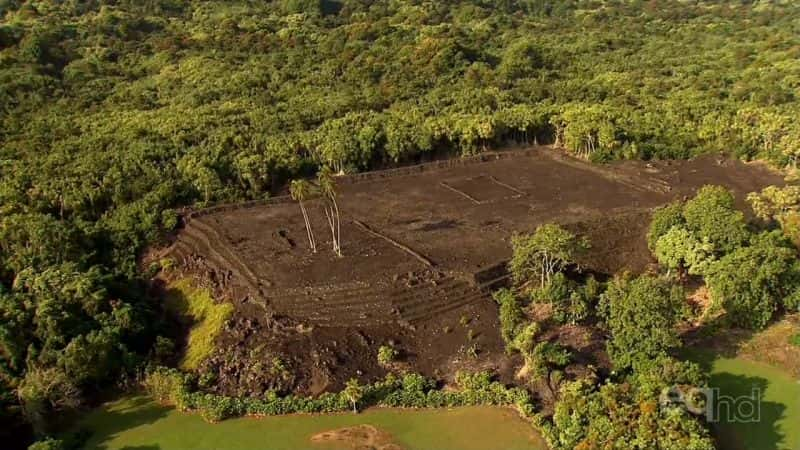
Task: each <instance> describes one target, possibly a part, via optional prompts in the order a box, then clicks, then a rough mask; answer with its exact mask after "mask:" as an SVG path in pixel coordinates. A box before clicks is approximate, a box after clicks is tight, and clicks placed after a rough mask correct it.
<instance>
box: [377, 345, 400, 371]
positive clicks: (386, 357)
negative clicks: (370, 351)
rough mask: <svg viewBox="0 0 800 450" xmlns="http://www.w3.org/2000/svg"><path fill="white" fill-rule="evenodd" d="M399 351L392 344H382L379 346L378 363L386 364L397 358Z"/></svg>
mask: <svg viewBox="0 0 800 450" xmlns="http://www.w3.org/2000/svg"><path fill="white" fill-rule="evenodd" d="M398 355H399V352H398V351H397V350H396V349H395V348H394V347H392V346H391V345H381V346H380V348H378V364H380V365H382V366H386V365H389V364H391V363H392V362H394V360H395V359H397V356H398Z"/></svg>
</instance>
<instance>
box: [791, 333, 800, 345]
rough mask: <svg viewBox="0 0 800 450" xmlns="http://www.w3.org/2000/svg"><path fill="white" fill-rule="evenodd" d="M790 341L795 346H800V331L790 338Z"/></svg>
mask: <svg viewBox="0 0 800 450" xmlns="http://www.w3.org/2000/svg"><path fill="white" fill-rule="evenodd" d="M789 343H790V344H792V345H794V346H795V347H800V333H797V334H795V335H794V336H791V337H790V338H789Z"/></svg>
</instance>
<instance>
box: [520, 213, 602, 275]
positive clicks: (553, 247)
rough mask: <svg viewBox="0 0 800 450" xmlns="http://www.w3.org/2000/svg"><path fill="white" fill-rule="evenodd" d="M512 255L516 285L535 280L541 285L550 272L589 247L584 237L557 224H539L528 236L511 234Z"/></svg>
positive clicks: (552, 273)
mask: <svg viewBox="0 0 800 450" xmlns="http://www.w3.org/2000/svg"><path fill="white" fill-rule="evenodd" d="M511 246H512V250H513V253H512V256H511V261H510V262H509V269H510V270H511V275H512V276H513V278H514V282H515V283H517V284H524V283H528V282H530V281H532V280H533V279H536V280H538V281H539V286H540V287H544V285H545V283H547V282H549V281H550V280H551V278H552V277H553V275H554V274H555V273H556V272H558V271H560V270H562V269H564V268H565V267H566V266H567V265H569V264H573V263H575V258H576V257H577V256H578V255H580V254H581V252H583V251H584V250H586V249H587V248H588V247H589V244H588V242H587V241H586V239H579V238H578V237H577V236H575V235H574V234H572V233H570V232H569V231H567V230H565V229H563V228H561V227H560V226H559V225H556V224H546V225H541V226H539V227H537V228H536V231H535V232H534V233H533V234H530V235H519V234H518V235H514V236H512V238H511Z"/></svg>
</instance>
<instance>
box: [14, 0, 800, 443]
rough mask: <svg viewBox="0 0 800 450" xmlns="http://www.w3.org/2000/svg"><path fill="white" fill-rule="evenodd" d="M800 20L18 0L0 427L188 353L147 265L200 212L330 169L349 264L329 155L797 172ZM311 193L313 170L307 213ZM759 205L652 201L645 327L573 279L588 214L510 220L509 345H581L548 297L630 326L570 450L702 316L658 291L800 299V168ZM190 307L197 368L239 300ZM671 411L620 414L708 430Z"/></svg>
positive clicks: (364, 161)
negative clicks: (487, 157) (532, 153)
mask: <svg viewBox="0 0 800 450" xmlns="http://www.w3.org/2000/svg"><path fill="white" fill-rule="evenodd" d="M798 17H800V4H798V2H790V1H783V2H718V1H695V2H685V1H680V0H665V1H661V2H642V1H634V2H620V1H608V0H569V1H566V0H565V1H560V2H551V1H535V0H508V1H502V2H486V1H483V0H458V1H451V2H431V1H428V2H418V1H394V0H391V1H390V0H376V1H364V0H341V1H321V2H318V1H297V0H280V1H272V2H251V1H227V2H212V1H206V0H155V1H147V2H135V1H106V0H99V1H91V2H81V1H68V2H62V1H58V2H56V1H22V0H0V18H2V20H0V172H2V177H0V418H2V419H3V421H4V422H8V423H9V424H11V425H10V426H8V427H3V429H2V430H0V437H2V438H3V439H7V438H8V439H10V438H18V437H21V438H20V439H22V440H25V441H26V442H27V441H30V439H29V438H31V437H32V435H35V436H38V437H42V438H44V437H46V436H47V434H48V433H50V432H51V431H52V430H50V429H49V426H48V424H49V423H50V422H52V421H51V420H49V419H50V418H52V417H54V416H56V415H58V414H61V413H63V412H65V411H66V410H69V409H71V408H73V407H74V406H75V405H78V404H81V403H82V402H85V401H86V400H87V399H90V398H93V397H94V396H96V395H98V394H100V393H102V392H105V391H106V390H108V389H110V388H111V387H112V386H114V385H115V384H118V383H120V382H124V380H126V379H130V378H131V377H132V376H133V374H136V373H137V372H138V371H140V370H141V369H142V367H144V366H146V365H147V364H148V363H149V362H152V361H153V360H159V359H160V358H161V356H163V354H164V353H168V350H169V348H168V347H169V343H168V341H166V340H165V339H164V336H165V335H166V334H168V333H167V323H166V322H165V321H163V320H162V317H163V314H162V312H163V311H162V310H161V305H160V303H159V302H158V301H157V299H155V298H153V296H152V295H150V291H149V290H148V288H147V280H148V278H149V275H150V274H148V273H143V272H142V271H140V268H139V265H138V264H139V262H140V260H139V257H140V256H141V252H142V250H143V249H144V248H145V247H146V246H147V245H149V244H153V243H156V242H159V240H161V239H163V237H164V236H165V235H167V234H168V233H169V232H171V231H173V230H174V229H175V227H176V226H177V224H178V215H177V213H176V210H178V209H179V208H182V207H184V206H187V205H206V204H209V203H212V202H225V201H239V200H246V199H263V198H266V197H269V196H271V195H273V194H275V193H277V192H279V191H281V190H282V189H283V188H284V186H285V185H286V183H287V181H289V180H291V179H298V178H302V177H306V176H309V175H311V174H313V173H319V174H322V175H323V177H322V178H321V179H320V180H318V184H319V185H320V187H321V188H322V189H323V190H322V193H323V197H324V198H323V200H324V202H325V205H326V208H327V212H328V220H329V221H328V225H329V227H330V231H331V238H332V247H331V250H332V251H333V252H334V253H335V254H337V255H342V249H341V245H340V242H341V238H342V236H341V235H340V229H339V228H340V226H339V220H340V218H339V211H338V206H337V203H336V196H335V192H333V191H332V190H330V189H328V188H327V187H326V186H328V187H329V185H326V183H327V182H329V181H330V178H326V177H329V176H330V175H332V174H334V173H342V172H345V173H346V172H353V171H359V170H366V169H370V168H376V167H384V166H387V165H391V164H398V163H408V162H414V161H419V160H423V159H427V158H433V157H435V156H438V155H442V154H451V155H472V154H475V153H479V152H481V151H484V150H486V149H488V148H490V147H491V148H494V147H499V146H502V145H505V144H507V143H523V144H533V143H542V142H547V143H554V144H556V145H557V147H559V148H563V149H564V150H565V151H567V152H569V153H571V154H573V155H575V156H578V157H581V158H586V159H589V160H592V161H595V162H605V161H610V160H615V159H631V158H643V159H650V158H686V157H690V156H694V155H698V154H701V153H709V152H725V153H728V154H732V155H735V156H737V157H740V158H743V159H747V160H750V159H762V160H765V161H768V162H769V163H771V164H773V165H774V166H776V167H780V168H786V169H787V170H789V171H794V170H796V168H797V167H796V166H797V159H798V155H800V121H798V120H797V117H798V116H800V109H799V108H798V102H797V100H798V99H797V96H798V82H797V80H798V76H799V75H800V58H798V52H799V50H798V49H800V45H798V43H799V42H798V35H797V32H796V31H797V30H796V23H797V20H798ZM575 182H576V183H578V184H579V183H580V180H575ZM301 188H302V189H301ZM306 188H308V185H302V184H300V185H294V189H292V193H293V194H294V196H295V198H297V199H298V201H300V202H301V208H303V207H304V205H303V204H302V201H305V199H306V198H307V197H305V196H304V195H305V193H307V191H308V189H306ZM304 190H305V191H306V192H304ZM750 201H751V204H752V205H753V208H754V210H755V213H756V214H757V216H758V218H759V221H760V222H759V223H751V222H748V221H747V220H746V217H747V216H746V215H744V214H743V213H742V212H741V211H739V210H737V209H736V208H735V207H734V202H733V197H732V195H731V194H730V193H728V192H726V191H725V190H724V189H722V188H719V187H708V188H704V189H703V190H702V191H701V192H700V193H699V194H698V195H697V196H696V197H694V198H692V199H690V200H688V201H686V202H682V203H676V204H673V205H670V206H669V207H667V208H664V209H662V210H660V211H659V212H658V213H656V216H655V219H654V222H653V227H652V228H651V230H650V233H649V234H648V244H649V245H650V248H651V249H652V250H653V251H654V253H655V256H656V257H657V258H658V260H659V262H660V264H661V269H662V273H663V275H664V278H665V279H666V280H667V281H664V280H657V281H656V280H655V278H656V277H652V276H650V275H646V276H645V277H646V278H635V279H631V280H628V281H625V282H624V283H628V284H627V285H625V286H623V282H622V281H620V280H621V278H617V279H615V280H614V281H612V282H611V283H610V287H609V290H608V291H607V295H606V298H609V296H611V298H619V299H622V302H625V299H626V298H627V294H626V293H625V292H626V290H627V289H630V290H633V291H634V292H638V289H639V287H640V286H645V287H648V288H652V289H653V290H654V291H655V292H648V293H647V295H643V298H644V299H646V300H647V301H648V302H652V303H653V304H654V306H655V307H657V308H658V310H657V311H656V312H655V313H654V315H652V316H651V315H650V314H649V313H646V312H645V311H643V310H642V309H643V308H638V307H636V305H619V308H622V310H623V311H625V312H630V313H631V314H634V315H636V316H637V317H641V318H642V319H643V322H641V323H640V322H639V321H631V323H628V322H627V321H624V320H617V319H619V317H616V316H615V314H616V313H615V311H616V310H617V306H616V305H614V304H613V303H612V304H611V305H609V304H608V301H607V300H606V303H603V300H602V299H603V294H602V292H601V291H602V290H603V287H601V286H599V285H598V284H597V282H591V281H588V280H586V279H582V278H580V277H576V279H569V280H568V279H567V278H569V277H567V278H565V277H566V276H567V275H571V274H569V272H570V271H569V270H567V271H564V269H565V268H574V265H575V263H576V262H577V261H576V260H575V258H574V257H575V255H576V253H577V252H579V251H580V250H581V249H582V248H583V245H582V243H581V241H580V240H579V238H577V237H574V236H573V235H572V234H571V233H570V232H569V231H567V230H564V229H560V228H558V227H555V226H547V227H546V228H544V229H541V230H538V231H537V232H536V233H534V234H532V235H530V236H518V237H517V238H516V239H515V243H514V244H515V256H514V262H513V263H512V269H513V272H514V280H515V284H516V286H515V288H514V289H513V290H509V291H506V292H503V293H501V294H498V296H497V298H498V301H499V302H500V305H501V322H502V327H503V329H502V333H503V337H504V338H505V339H506V341H507V342H508V343H509V348H510V349H511V351H520V352H524V353H525V357H526V360H527V361H528V362H529V363H530V365H531V366H539V363H540V362H542V361H543V362H544V363H543V364H544V366H545V367H547V371H549V372H550V373H551V375H552V374H558V373H561V372H562V371H561V369H560V367H561V366H563V365H564V364H566V361H567V358H566V357H562V356H563V355H565V353H564V352H563V351H562V350H563V349H561V348H558V347H555V344H556V343H554V342H553V343H552V344H553V345H552V346H542V347H539V346H538V343H536V344H533V341H531V339H534V338H529V336H539V337H540V338H541V339H545V340H547V339H550V338H551V337H552V336H551V335H548V334H547V330H544V329H540V330H539V331H538V333H534V331H537V330H535V329H533V328H529V325H530V322H531V317H530V314H529V313H530V311H527V310H525V309H526V308H527V309H531V308H529V305H530V304H532V303H533V304H540V305H541V304H550V305H551V306H552V308H553V310H554V311H556V312H557V315H556V316H554V317H555V318H554V321H555V322H556V323H557V324H559V325H564V326H570V327H587V328H591V329H593V330H603V331H608V332H609V333H611V343H610V344H609V345H610V347H609V350H611V354H612V355H614V356H613V359H614V360H615V363H619V367H615V368H614V369H615V371H616V373H615V375H613V377H612V379H610V381H609V383H611V384H609V386H612V387H605V386H607V385H603V387H597V386H598V385H597V384H596V383H594V384H593V383H589V385H585V384H581V385H574V386H573V385H570V386H573V387H572V389H573V390H575V391H580V392H584V393H585V394H586V395H587V396H588V397H589V398H590V399H591V403H592V405H599V406H598V407H597V408H596V409H590V410H589V411H590V412H591V411H593V412H594V413H596V415H595V416H593V417H591V418H587V420H585V421H580V423H577V424H570V423H569V421H562V420H560V419H558V417H561V416H559V415H557V416H556V417H557V419H556V420H555V421H554V424H555V426H557V427H561V428H563V427H573V428H574V429H570V431H569V432H568V433H567V434H569V436H571V437H569V438H564V439H563V440H554V446H557V447H559V446H564V447H566V446H569V445H572V444H575V443H577V444H578V445H580V443H584V444H583V445H585V446H590V445H592V443H593V442H595V441H596V439H595V438H596V437H597V433H598V432H597V430H598V429H599V428H595V426H598V427H599V426H600V425H602V422H597V423H595V422H596V421H601V420H602V419H601V416H602V414H601V413H600V411H603V412H605V410H604V409H603V408H605V406H606V404H604V403H603V401H604V399H605V398H611V399H617V398H618V399H620V402H623V403H625V404H626V405H627V404H629V403H632V402H634V401H641V400H642V399H650V398H651V397H650V396H649V395H650V394H649V393H650V391H649V390H647V389H644V388H640V387H639V386H637V385H636V383H637V381H630V380H637V379H641V377H642V376H643V373H645V372H642V370H644V369H641V370H640V368H638V367H637V364H636V361H638V360H640V359H642V358H640V356H641V355H635V354H630V355H629V354H627V353H628V352H627V351H626V350H625V345H627V344H628V343H630V342H633V339H634V338H635V337H637V336H641V335H644V334H647V332H648V330H655V329H656V328H658V326H657V325H656V324H658V323H661V324H663V326H664V327H667V328H670V327H671V326H672V325H674V322H675V320H677V318H679V317H682V316H681V314H679V312H678V311H675V310H671V309H670V308H673V307H674V306H675V302H672V301H671V300H670V299H671V297H669V296H668V295H667V292H668V291H669V292H671V288H670V289H667V288H666V287H664V286H663V285H662V284H663V283H673V284H684V283H685V282H686V281H687V280H688V279H689V278H690V277H699V279H700V280H701V281H702V283H704V284H705V285H706V286H707V287H708V290H709V292H710V293H711V300H712V303H713V306H714V307H715V308H717V310H718V312H719V313H720V315H719V316H720V317H722V318H723V320H725V321H726V324H725V326H728V325H733V326H740V327H746V328H749V329H756V330H757V329H763V328H764V327H765V326H767V325H768V324H769V323H770V322H771V321H773V320H775V318H776V317H779V316H780V315H781V314H783V313H784V312H792V311H798V308H800V265H798V260H797V248H796V245H797V244H798V242H800V238H798V229H800V218H798V213H797V212H798V210H800V208H798V203H799V202H798V191H797V187H791V186H790V187H774V188H769V189H766V190H764V191H762V192H760V193H755V194H754V195H753V196H752V197H751V198H750ZM306 225H307V231H308V239H309V243H310V244H311V248H312V250H313V249H316V236H315V235H314V234H313V230H312V229H311V227H310V224H309V223H308V220H307V219H306ZM562 274H563V276H562ZM534 297H535V298H534ZM172 303H178V305H176V306H175V308H176V309H177V310H178V311H179V312H186V313H188V314H189V315H194V316H195V317H197V318H201V319H198V320H200V322H199V323H200V324H201V325H200V326H198V327H196V328H195V329H194V331H193V332H192V335H191V336H190V339H189V341H190V342H189V346H188V352H187V355H186V357H185V359H184V361H183V367H184V368H187V369H190V368H193V367H196V366H197V364H198V362H199V361H200V360H202V358H203V357H204V356H205V355H207V354H208V351H209V348H210V346H211V343H212V342H213V337H214V330H215V329H218V327H219V326H220V324H221V323H222V322H223V321H224V317H225V315H226V314H227V313H226V310H225V307H224V305H215V304H213V302H211V300H210V296H209V295H207V294H201V293H197V292H195V291H192V293H190V294H188V296H187V297H186V299H183V300H180V301H177V302H176V301H175V300H173V301H172ZM598 305H605V306H598ZM598 307H600V308H601V309H602V310H603V311H604V312H603V314H598V313H597V312H598V311H597V308H598ZM723 313H724V314H723ZM713 316H715V315H714V314H709V317H713ZM537 323H538V322H537ZM520 336H522V337H520ZM673 337H674V336H672V334H671V331H669V330H665V331H663V332H659V333H657V336H656V338H657V339H656V340H655V341H652V342H651V341H647V342H645V343H646V344H647V345H646V346H645V347H643V351H644V352H645V354H646V355H651V356H652V355H660V354H661V353H663V352H664V351H665V350H667V349H669V348H671V347H672V346H673V343H674V339H673ZM518 338H519V339H518ZM615 339H620V344H619V345H615V344H613V342H614V340H615ZM515 341H516V343H515V344H512V343H513V342H515ZM623 343H625V345H623ZM537 348H538V349H539V350H537ZM631 351H636V349H631ZM644 359H646V358H644ZM533 372H534V373H538V372H539V371H538V370H536V371H533ZM647 373H649V372H647ZM559 377H560V376H557V377H555V378H553V377H552V376H551V377H549V378H550V379H551V380H555V379H558V378H559ZM630 377H633V378H630ZM577 381H578V382H581V383H585V382H584V381H580V380H577ZM605 381H606V380H604V382H605ZM598 383H599V381H598ZM631 383H632V384H631ZM123 384H124V383H123ZM559 384H560V383H559ZM576 386H577V387H576ZM626 386H628V387H626ZM630 386H633V387H630ZM617 388H619V389H621V390H622V391H618V390H617ZM626 389H631V390H626ZM435 392H438V391H435ZM425 395H426V398H427V394H425ZM436 395H444V394H436ZM434 397H435V395H434ZM578 397H580V395H577V394H576V395H573V396H572V398H578ZM198 401H199V400H198ZM337 401H338V400H337ZM576 401H577V400H576ZM355 403H358V402H355ZM434 403H435V402H434ZM643 404H645V405H649V403H647V402H644V403H643ZM337 405H338V403H337ZM216 408H217V407H216V406H215V407H214V408H212V409H216ZM227 408H228V407H227V406H225V407H223V408H222V410H223V411H225V414H227V411H228V409H227ZM231 408H233V411H234V412H239V411H241V410H242V409H241V407H239V406H236V407H231ZM237 408H238V409H237ZM565 408H566V407H565ZM245 409H246V408H245ZM565 411H570V410H569V409H566V410H565ZM656 411H657V412H653V411H651V409H647V410H646V412H648V414H632V415H626V416H625V417H628V418H630V422H629V423H632V424H636V425H641V427H640V429H641V430H643V431H642V432H643V433H644V430H649V429H650V428H648V425H651V423H650V422H647V421H648V420H651V419H652V420H655V421H656V422H657V423H658V424H659V427H661V426H663V427H664V429H667V430H672V431H674V433H675V434H676V435H678V436H679V437H682V438H685V441H682V440H681V439H676V440H675V442H680V443H682V444H686V445H688V444H689V443H692V445H695V444H696V448H704V445H705V440H704V439H705V438H704V437H703V436H702V434H701V433H699V432H697V428H696V427H695V422H694V421H693V419H692V418H687V417H684V416H681V415H678V416H675V415H674V414H673V412H671V411H664V410H662V409H660V408H656ZM626 412H630V411H628V410H626ZM650 412H653V414H652V415H649V413H650ZM213 414H216V413H213ZM213 414H212V415H213ZM225 414H222V415H223V416H224V415H225ZM565 415H567V414H566V413H565V414H562V416H565ZM675 417H677V418H675ZM659 429H660V428H659ZM618 436H620V438H619V439H620V442H623V441H622V439H628V438H631V436H632V435H631V434H629V433H628V434H626V433H625V432H621V433H620V434H619V435H618ZM634 437H635V438H637V439H639V438H641V439H645V438H644V437H642V436H638V435H637V436H634ZM659 439H661V438H660V437H659V436H658V435H656V436H653V437H652V440H647V441H646V444H644V443H643V444H642V446H643V447H646V446H647V445H654V446H658V445H662V444H663V445H665V446H666V445H667V444H668V443H667V442H662V441H661V440H659ZM608 444H609V445H611V446H613V444H614V443H608ZM42 445H47V444H42ZM684 448H687V447H684Z"/></svg>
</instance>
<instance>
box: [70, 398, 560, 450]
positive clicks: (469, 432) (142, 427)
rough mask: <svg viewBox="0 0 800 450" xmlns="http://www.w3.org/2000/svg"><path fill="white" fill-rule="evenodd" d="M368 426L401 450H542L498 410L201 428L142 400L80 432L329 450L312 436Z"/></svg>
mask: <svg viewBox="0 0 800 450" xmlns="http://www.w3.org/2000/svg"><path fill="white" fill-rule="evenodd" d="M359 424H370V425H373V426H375V427H377V428H379V429H381V430H384V431H386V432H388V433H390V434H391V435H392V436H393V437H394V441H395V442H396V443H398V444H400V445H402V446H403V448H404V449H406V450H415V449H416V450H429V449H430V450H434V449H435V450H448V449H453V450H456V449H458V450H473V449H474V450H484V449H489V448H491V449H493V450H504V449H505V450H515V449H519V450H523V449H525V450H545V449H546V446H545V445H544V444H543V443H542V441H541V439H540V438H539V437H538V436H537V435H536V434H535V432H534V430H533V428H532V427H531V426H530V425H529V424H528V423H527V422H525V421H523V420H521V419H520V418H519V417H518V416H517V414H516V412H514V411H512V410H510V409H505V408H490V407H470V408H455V409H447V410H445V409H439V410H418V411H417V410H414V411H411V410H393V409H372V410H368V411H365V412H362V413H360V414H357V415H355V414H328V415H292V416H279V417H266V418H241V419H231V420H226V421H224V422H221V423H219V424H214V425H211V424H208V423H206V422H205V421H203V419H201V418H200V417H199V416H198V415H194V414H186V413H181V412H178V411H175V410H174V409H171V408H165V407H161V406H158V405H156V404H154V403H153V402H151V401H150V400H149V399H147V398H145V397H133V398H128V399H124V400H121V401H118V402H115V403H111V404H108V405H106V406H104V407H101V408H99V409H97V410H95V411H94V412H92V413H90V414H89V415H88V416H87V417H86V418H84V419H83V421H82V422H81V425H82V426H83V427H86V428H88V429H90V430H91V431H92V432H93V433H94V434H93V436H92V438H91V439H90V440H89V442H88V443H87V445H86V448H87V449H117V450H122V449H125V450H173V449H174V450H192V449H204V450H206V449H225V450H228V449H230V450H236V449H252V450H257V449H269V450H284V449H285V450H302V449H316V450H332V449H336V448H339V447H332V446H330V445H321V444H312V443H311V442H310V440H309V439H310V437H311V436H312V435H313V434H316V433H319V432H322V431H327V430H332V429H336V428H341V427H347V426H353V425H359Z"/></svg>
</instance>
